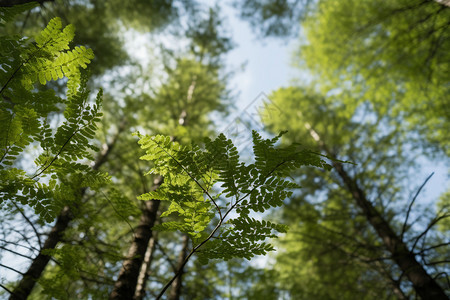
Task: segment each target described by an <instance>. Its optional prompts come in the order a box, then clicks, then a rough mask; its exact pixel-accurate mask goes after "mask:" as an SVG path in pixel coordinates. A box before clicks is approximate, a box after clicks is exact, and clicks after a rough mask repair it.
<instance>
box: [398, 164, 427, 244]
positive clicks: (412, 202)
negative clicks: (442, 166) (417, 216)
mask: <svg viewBox="0 0 450 300" xmlns="http://www.w3.org/2000/svg"><path fill="white" fill-rule="evenodd" d="M433 175H434V172H432V173H431V174H430V175H429V176H428V177H427V179H425V181H424V182H423V183H422V185H421V186H420V187H419V189H418V190H417V192H416V194H415V195H414V198H413V199H412V200H411V203H410V204H409V206H408V211H407V212H406V217H405V221H404V222H403V227H402V233H401V234H400V240H402V241H403V236H404V234H405V232H406V226H407V225H408V218H409V214H410V213H411V209H412V206H413V204H414V202H415V201H416V199H417V196H419V194H420V192H421V191H422V189H423V187H424V186H425V185H426V184H427V182H428V180H430V179H431V177H433Z"/></svg>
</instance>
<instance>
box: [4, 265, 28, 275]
mask: <svg viewBox="0 0 450 300" xmlns="http://www.w3.org/2000/svg"><path fill="white" fill-rule="evenodd" d="M0 267H3V268H5V269H9V270H11V271H14V272H16V273H19V274H20V275H22V276H23V275H25V274H24V273H22V272H20V271H17V270H16V269H14V268H11V267H8V266H6V265H4V264H0Z"/></svg>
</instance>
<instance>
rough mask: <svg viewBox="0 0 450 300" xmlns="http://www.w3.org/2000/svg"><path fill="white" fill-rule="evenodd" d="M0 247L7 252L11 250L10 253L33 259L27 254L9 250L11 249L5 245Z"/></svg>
mask: <svg viewBox="0 0 450 300" xmlns="http://www.w3.org/2000/svg"><path fill="white" fill-rule="evenodd" d="M0 249H3V250H5V251H8V252H11V253H13V254H15V255H18V256H22V257H23V258H27V259H33V258H31V257H29V256H28V255H25V254H22V253H19V252H17V251H14V250H11V249H8V248H6V247H4V246H0Z"/></svg>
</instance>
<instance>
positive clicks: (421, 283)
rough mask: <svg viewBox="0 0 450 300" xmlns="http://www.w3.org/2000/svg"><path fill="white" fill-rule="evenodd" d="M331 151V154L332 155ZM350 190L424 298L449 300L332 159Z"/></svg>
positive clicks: (339, 164)
mask: <svg viewBox="0 0 450 300" xmlns="http://www.w3.org/2000/svg"><path fill="white" fill-rule="evenodd" d="M330 154H331V153H328V155H330ZM333 165H334V168H335V169H336V171H337V172H338V174H339V176H340V177H341V179H342V181H343V182H344V184H345V185H346V186H347V189H348V190H349V191H350V193H351V194H352V197H353V199H354V200H355V201H356V203H357V205H358V206H359V207H360V208H361V210H362V211H363V214H364V215H365V217H366V218H367V220H368V221H369V223H370V224H371V225H372V227H373V228H374V229H375V231H376V232H377V234H378V236H379V237H380V238H381V239H382V241H383V244H384V245H385V246H386V248H387V250H388V251H389V252H390V253H391V255H392V259H393V260H394V261H395V262H396V263H397V265H398V266H399V267H400V269H401V270H402V271H403V272H404V274H405V275H406V276H407V277H408V279H409V281H410V282H411V283H412V285H413V287H414V290H415V291H416V292H417V294H418V295H419V296H420V297H421V298H422V299H424V300H448V297H447V296H446V295H445V293H444V290H443V289H442V287H441V286H439V285H438V284H437V282H436V281H435V280H434V279H433V278H432V277H431V276H430V275H429V274H428V272H427V271H426V270H425V269H424V267H423V266H422V265H421V264H420V263H419V262H418V261H417V260H416V258H415V256H414V254H413V253H412V252H411V251H410V250H409V249H408V247H407V245H406V244H405V243H404V242H403V241H402V240H401V239H400V237H399V236H398V235H397V234H396V233H395V232H394V230H393V229H392V228H391V226H390V225H389V223H388V222H387V221H386V220H385V219H384V218H383V216H382V215H381V214H380V213H379V212H378V211H377V210H376V208H375V207H374V206H373V205H372V203H371V202H370V201H369V200H368V199H367V198H366V195H365V193H364V191H363V190H362V189H361V188H360V187H359V186H358V184H357V182H356V180H355V179H353V178H351V177H350V176H349V175H348V173H347V172H346V171H345V169H344V166H343V165H342V164H341V163H337V162H333Z"/></svg>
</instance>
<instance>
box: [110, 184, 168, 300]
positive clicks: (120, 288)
mask: <svg viewBox="0 0 450 300" xmlns="http://www.w3.org/2000/svg"><path fill="white" fill-rule="evenodd" d="M162 181H163V180H162V177H158V178H156V179H155V181H154V185H153V190H155V189H157V188H158V187H159V186H160V185H161V184H162ZM159 204H160V201H159V200H151V201H144V208H143V210H142V215H141V219H140V221H139V225H138V226H137V228H136V230H135V232H134V238H133V241H132V243H131V245H130V248H129V249H128V254H127V258H126V259H125V261H124V262H123V264H122V268H121V269H120V273H119V277H118V278H117V280H116V282H115V284H114V289H113V291H112V292H111V294H110V295H109V299H115V300H118V299H122V300H129V299H133V296H134V294H135V291H136V285H137V282H138V276H139V271H140V270H141V266H142V263H143V261H144V257H145V253H146V251H147V246H148V243H149V241H150V238H151V237H152V230H151V228H152V227H153V226H154V225H155V221H156V217H157V213H158V208H159Z"/></svg>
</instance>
